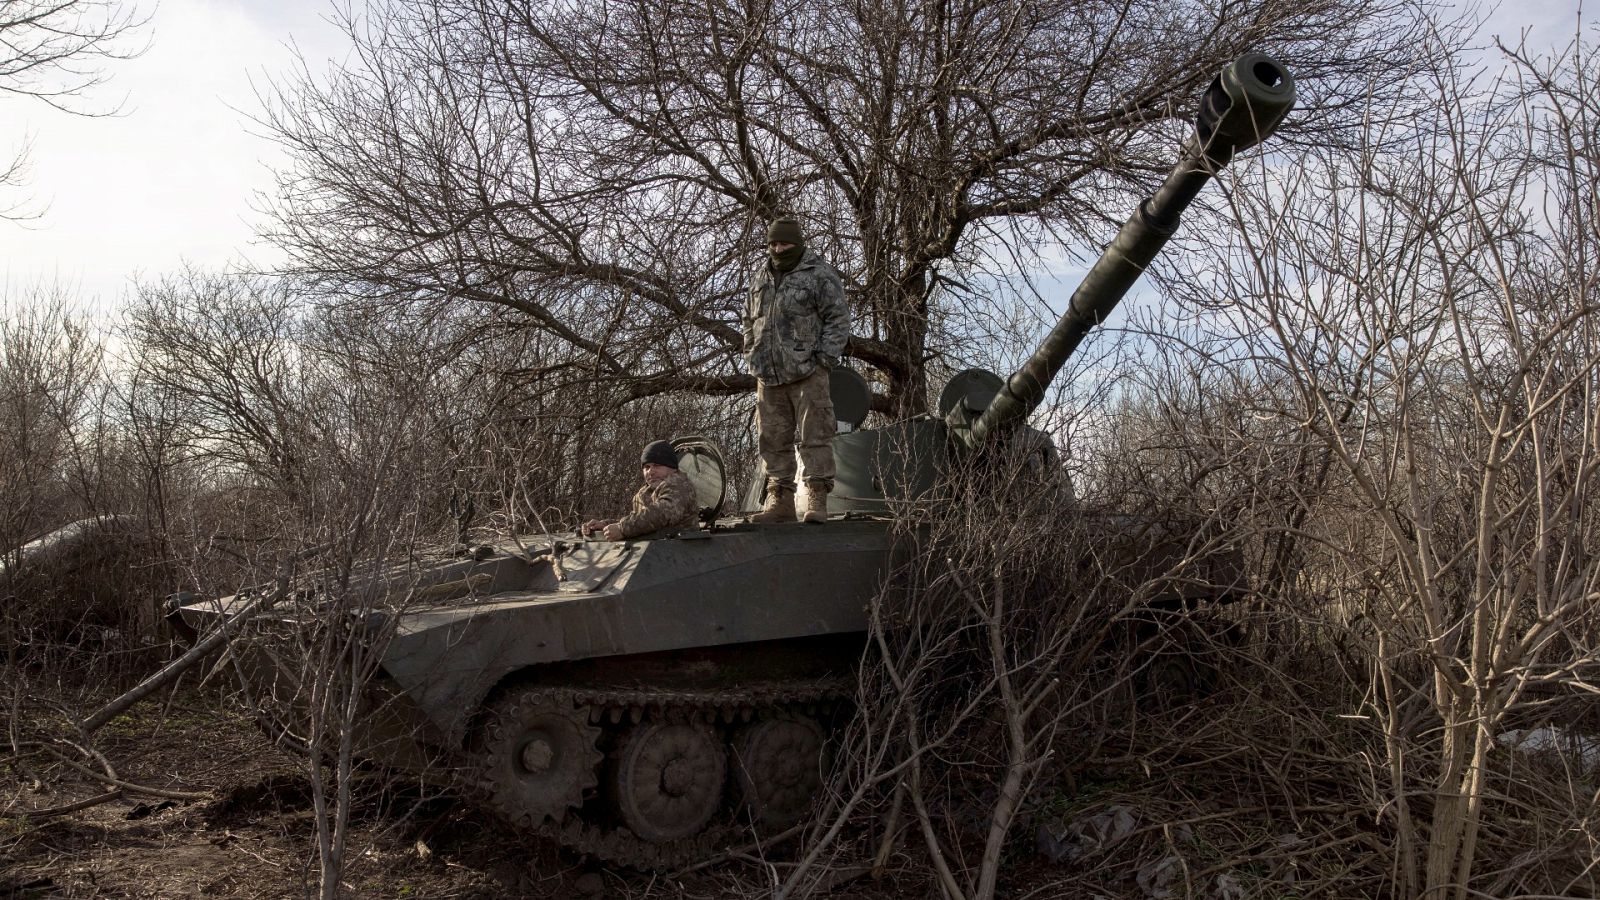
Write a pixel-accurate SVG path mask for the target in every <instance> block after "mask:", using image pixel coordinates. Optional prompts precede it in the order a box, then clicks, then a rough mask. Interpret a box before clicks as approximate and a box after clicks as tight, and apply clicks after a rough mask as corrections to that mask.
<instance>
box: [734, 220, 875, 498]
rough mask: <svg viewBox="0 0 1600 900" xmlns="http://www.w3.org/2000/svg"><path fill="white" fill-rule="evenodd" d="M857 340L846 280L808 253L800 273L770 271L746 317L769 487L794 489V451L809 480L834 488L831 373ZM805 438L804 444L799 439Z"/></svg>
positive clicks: (757, 285)
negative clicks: (796, 447)
mask: <svg viewBox="0 0 1600 900" xmlns="http://www.w3.org/2000/svg"><path fill="white" fill-rule="evenodd" d="M849 336H850V309H849V307H848V306H847V305H846V304H845V299H844V285H843V283H842V282H841V281H840V280H839V273H838V272H835V271H834V270H833V267H832V266H830V265H828V264H827V263H826V262H825V261H823V259H822V257H820V256H818V255H817V254H816V252H815V251H812V250H810V249H807V250H806V251H805V254H804V255H803V256H802V257H801V259H800V262H799V263H798V264H797V265H796V266H795V267H794V269H793V270H791V271H789V272H786V273H783V272H777V271H774V269H773V267H772V266H771V265H770V264H769V265H765V266H762V267H761V270H760V271H759V272H757V273H756V276H755V279H754V280H753V281H752V282H751V284H750V294H749V297H748V298H747V299H746V302H745V311H744V350H745V360H746V362H748V363H749V365H750V371H751V373H752V374H754V375H755V376H756V382H757V384H756V421H757V423H758V430H759V431H760V447H761V461H762V463H764V464H765V465H766V470H767V478H768V480H769V482H775V483H777V484H778V485H781V486H784V487H788V488H791V489H792V488H793V487H794V476H795V462H794V445H795V444H796V443H798V444H799V446H800V459H801V462H803V463H804V465H805V471H806V480H807V481H808V482H810V481H820V482H823V483H824V484H826V485H827V487H828V488H829V489H831V488H832V487H833V445H832V442H833V435H834V433H835V432H836V431H837V430H838V428H837V425H836V423H835V420H834V417H833V398H832V395H831V394H830V393H829V391H828V369H830V368H832V367H834V366H836V365H838V364H839V357H840V355H841V354H843V353H844V344H845V341H846V340H847V339H848V338H849ZM796 438H798V441H797V440H796Z"/></svg>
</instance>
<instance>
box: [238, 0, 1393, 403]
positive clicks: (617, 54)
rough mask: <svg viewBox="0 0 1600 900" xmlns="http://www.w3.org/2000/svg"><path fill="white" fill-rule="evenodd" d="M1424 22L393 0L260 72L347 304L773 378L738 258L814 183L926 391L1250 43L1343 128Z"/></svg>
mask: <svg viewBox="0 0 1600 900" xmlns="http://www.w3.org/2000/svg"><path fill="white" fill-rule="evenodd" d="M1410 23H1411V19H1410V14H1409V12H1408V11H1407V9H1406V7H1405V5H1404V4H1391V3H1387V2H1379V0H1321V2H1315V3H1304V2H1295V3H1289V2H1278V0H1259V2H1252V3H1248V4H1244V5H1242V6H1229V7H1226V9H1225V10H1222V11H1219V10H1218V9H1216V8H1214V7H1213V6H1212V5H1209V4H1204V3H1192V4H1190V3H1183V4H1178V5H1173V4H1171V3H1157V2H1148V3H1146V2H1138V3H1133V4H1126V3H1092V4H1089V5H1084V4H1082V3H1040V2H1027V3H1023V2H1003V3H965V2H949V0H929V2H918V3H914V4H911V5H910V6H906V5H903V4H902V5H899V6H896V5H882V4H871V3H869V4H865V5H863V4H854V3H828V2H824V3H805V4H798V3H775V2H761V3H756V4H753V5H750V4H746V5H740V4H728V3H722V2H716V0H713V2H706V3H681V2H657V0H631V2H628V3H623V4H620V5H619V4H608V5H606V6H605V7H593V6H586V5H583V4H567V3H531V2H521V3H512V4H510V5H505V4H486V3H475V2H470V0H460V2H457V0H415V2H402V3H396V4H394V5H392V6H390V7H387V8H385V9H383V10H381V11H378V12H375V13H373V14H372V15H371V16H370V18H367V19H362V20H356V21H350V22H348V23H347V27H348V30H349V32H350V35H351V38H352V40H353V41H354V44H355V48H356V61H355V63H354V64H352V65H349V66H345V67H340V68H338V69H336V70H334V71H331V72H329V73H327V74H326V75H325V76H322V75H319V74H317V73H311V72H306V73H304V74H303V75H302V76H301V77H300V79H299V80H298V81H295V82H292V83H288V84H283V85H279V86H278V87H277V88H276V89H275V90H274V91H273V92H272V93H271V94H270V95H269V96H268V97H267V98H265V104H266V109H265V112H264V113H263V122H264V125H265V126H266V127H267V128H268V129H269V131H270V132H271V133H272V134H273V135H275V136H276V138H277V139H278V141H279V142H280V143H281V144H282V145H283V146H284V147H285V148H286V149H287V150H288V151H289V152H290V153H291V154H292V156H293V160H294V161H293V163H292V164H291V166H290V167H289V168H288V169H287V170H286V171H284V172H283V173H281V175H280V178H279V185H278V189H277V194H276V196H275V197H273V198H269V202H270V205H271V207H272V210H273V212H274V214H275V221H276V225H275V226H274V227H273V228H272V229H271V237H272V239H273V240H275V241H276V242H278V243H279V244H280V245H281V246H282V247H284V248H285V249H286V250H287V251H288V252H289V253H290V255H291V259H292V264H291V268H292V269H293V270H294V271H295V272H297V273H300V274H301V275H303V276H305V277H307V278H308V279H310V281H311V283H313V284H314V285H316V286H317V287H318V288H319V289H321V290H323V291H326V292H327V293H328V294H329V295H331V296H337V297H340V298H342V300H341V302H349V301H350V300H361V301H365V302H368V303H371V304H377V305H384V304H389V305H398V304H424V305H430V304H440V303H454V302H470V303H479V304H485V305H487V306H490V307H492V308H494V309H496V310H498V311H499V312H500V313H501V315H502V317H503V320H504V321H506V322H508V323H511V324H514V325H518V326H521V327H525V328H531V329H535V330H538V331H540V332H542V333H544V334H547V335H548V336H549V337H550V338H551V339H552V340H553V341H555V342H557V343H559V344H561V345H564V346H565V347H566V348H567V350H568V351H569V353H570V359H571V361H572V362H571V364H570V365H571V367H570V368H568V369H567V370H566V371H564V372H563V373H561V374H562V375H563V376H565V378H566V379H568V380H572V379H579V380H581V379H609V380H613V381H618V382H622V383H623V384H625V385H626V390H625V391H623V392H622V394H621V396H622V398H623V399H626V398H628V397H640V396H647V395H651V394H656V393H661V392H664V391H674V390H688V391H696V392H702V393H712V394H718V393H742V392H745V391H748V390H750V389H751V387H752V382H751V380H750V377H749V376H748V375H746V374H742V373H741V372H740V367H739V365H738V363H737V362H736V359H737V357H738V353H739V349H740V342H741V338H740V334H739V328H738V310H739V309H740V307H741V304H742V297H743V285H744V281H745V278H746V275H747V274H748V267H749V265H750V260H751V259H752V257H753V256H754V254H756V253H757V252H758V251H759V249H760V245H761V243H762V235H763V233H764V232H763V226H764V224H765V221H766V219H767V218H768V217H770V216H772V215H774V214H776V213H779V212H785V211H798V212H799V213H800V214H801V215H802V216H803V218H804V219H805V221H806V227H807V229H808V230H809V231H810V232H812V233H813V234H815V235H816V239H815V241H814V243H815V245H816V246H818V247H819V249H821V250H823V251H824V252H825V254H826V255H827V256H829V257H830V258H832V259H833V260H834V261H836V263H837V264H838V265H839V266H840V268H841V269H842V270H843V271H844V273H845V275H846V279H847V282H848V283H849V284H850V294H851V296H852V298H853V303H854V306H855V310H856V321H855V326H854V328H853V332H854V334H853V337H852V339H851V343H850V347H849V349H848V354H849V355H850V356H852V357H854V358H855V359H857V360H860V361H861V362H862V363H864V364H865V365H866V366H868V367H870V368H871V370H873V372H874V373H875V376H876V378H877V380H878V382H879V383H880V384H881V385H882V388H883V389H882V392H881V393H879V394H878V395H877V399H876V400H875V405H876V408H877V409H878V410H879V411H882V412H892V413H894V414H897V415H903V414H907V413H912V412H918V411H921V410H922V409H924V408H925V406H926V404H927V402H928V398H927V396H926V384H925V377H924V367H925V366H926V365H927V364H928V363H929V362H930V360H936V359H939V358H941V357H943V356H952V357H955V358H958V359H959V358H965V357H967V356H968V355H969V350H968V346H969V345H968V343H967V341H966V338H967V337H969V336H970V335H971V334H973V333H975V332H982V331H983V330H984V329H986V328H987V327H988V324H989V320H990V317H991V316H993V315H995V314H996V312H997V306H996V303H995V300H994V298H992V297H991V296H990V294H992V293H997V292H998V293H1004V292H1005V291H1006V290H1007V284H1008V282H1005V281H1003V280H1002V281H999V282H996V280H995V279H996V276H997V275H1010V274H1014V273H1016V272H1017V271H1018V270H1019V268H1021V269H1026V268H1027V267H1028V266H1029V265H1030V264H1032V263H1034V262H1036V261H1037V258H1036V256H1035V254H1036V252H1037V251H1038V250H1039V248H1040V247H1041V246H1043V243H1042V242H1043V241H1045V240H1046V239H1047V238H1050V237H1055V238H1063V239H1068V240H1079V239H1084V240H1089V241H1096V240H1098V239H1100V235H1101V233H1102V229H1103V228H1104V227H1105V226H1106V224H1107V220H1106V218H1105V216H1104V215H1103V213H1102V212H1101V210H1102V209H1103V208H1105V207H1106V206H1107V205H1108V204H1110V205H1112V206H1115V207H1117V208H1120V207H1121V206H1122V205H1123V204H1124V203H1125V202H1126V200H1127V199H1128V198H1129V197H1132V196H1134V190H1135V189H1137V188H1139V187H1148V185H1145V184H1144V182H1145V181H1146V180H1147V179H1149V178H1150V177H1152V176H1151V173H1152V172H1154V171H1157V170H1159V168H1160V167H1158V166H1157V165H1156V164H1155V162H1154V161H1155V160H1158V159H1159V160H1165V159H1168V158H1170V146H1175V145H1176V139H1175V138H1171V133H1169V129H1165V128H1162V127H1161V125H1162V124H1163V123H1168V122H1171V121H1172V120H1175V119H1176V118H1178V117H1180V116H1182V115H1183V114H1184V113H1185V112H1186V111H1187V110H1188V109H1189V104H1190V102H1191V101H1192V98H1194V97H1195V96H1197V95H1198V94H1199V92H1200V89H1201V88H1203V87H1204V86H1205V84H1206V82H1207V81H1208V80H1209V79H1211V78H1212V77H1213V75H1214V74H1215V73H1216V72H1217V70H1218V69H1219V68H1220V67H1221V66H1222V65H1223V64H1224V63H1225V62H1226V61H1228V60H1230V59H1231V58H1233V57H1235V56H1237V55H1238V54H1239V53H1241V52H1243V51H1245V50H1248V49H1269V50H1271V51H1273V52H1276V53H1279V54H1281V55H1282V56H1283V57H1284V58H1285V59H1287V60H1289V61H1290V62H1291V63H1292V65H1293V68H1294V69H1295V71H1296V72H1299V73H1301V78H1302V83H1303V84H1305V85H1306V86H1307V92H1308V94H1309V95H1310V99H1309V103H1308V104H1307V105H1306V107H1305V109H1306V110H1307V112H1306V113H1305V114H1304V115H1303V116H1302V118H1301V121H1300V124H1299V130H1300V132H1301V137H1302V139H1303V140H1306V141H1326V140H1329V139H1331V137H1330V136H1331V135H1334V134H1336V133H1337V132H1338V130H1339V129H1340V128H1341V127H1343V124H1344V123H1345V122H1346V121H1347V118H1348V109H1349V108H1350V106H1351V104H1352V102H1353V100H1354V99H1355V92H1356V91H1368V90H1371V89H1372V87H1373V85H1385V86H1389V85H1404V84H1405V80H1404V78H1400V77H1396V75H1397V74H1400V73H1403V72H1404V71H1405V70H1407V69H1408V68H1409V67H1410V65H1411V63H1410V62H1409V60H1410V59H1411V50H1412V48H1413V46H1414V43H1415V42H1414V41H1411V40H1410V38H1409V31H1410V28H1411V27H1412V26H1411V24H1410ZM1376 68H1382V69H1383V70H1384V72H1385V73H1386V77H1385V78H1382V79H1377V78H1369V77H1366V76H1365V74H1364V73H1368V72H1372V71H1375V69H1376ZM1402 99H1403V98H1401V97H1397V96H1385V98H1384V102H1388V103H1399V102H1401V101H1402ZM1290 130H1291V131H1292V130H1294V129H1290ZM1169 138H1170V143H1169ZM997 284H998V287H997V286H996V285H997Z"/></svg>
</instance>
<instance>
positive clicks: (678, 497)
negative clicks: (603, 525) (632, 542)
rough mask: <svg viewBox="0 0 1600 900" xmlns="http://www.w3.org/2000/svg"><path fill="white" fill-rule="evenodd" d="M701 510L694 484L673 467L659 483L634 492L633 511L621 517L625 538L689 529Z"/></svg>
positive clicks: (618, 524)
mask: <svg viewBox="0 0 1600 900" xmlns="http://www.w3.org/2000/svg"><path fill="white" fill-rule="evenodd" d="M699 512H700V504H699V501H697V500H696V499H695V496H694V485H693V484H691V483H689V478H688V476H686V475H684V474H683V473H682V472H679V471H677V470H676V469H674V470H673V472H672V474H671V475H668V476H667V477H665V478H663V479H661V480H660V481H658V482H656V483H655V484H646V485H645V486H644V487H642V488H639V493H637V494H634V495H633V512H630V513H628V514H627V515H625V516H623V517H622V518H621V519H619V520H617V527H618V528H620V529H622V536H623V537H624V538H634V537H638V536H639V535H641V534H649V533H650V532H652V531H657V530H660V529H663V528H672V529H678V530H683V529H688V528H693V527H694V526H695V518H696V516H697V515H698V514H699Z"/></svg>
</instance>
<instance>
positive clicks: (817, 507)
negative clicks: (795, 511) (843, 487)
mask: <svg viewBox="0 0 1600 900" xmlns="http://www.w3.org/2000/svg"><path fill="white" fill-rule="evenodd" d="M831 490H833V486H832V485H828V484H821V483H818V482H811V483H810V484H807V485H806V515H805V521H807V522H816V523H820V522H826V521H828V492H829V491H831Z"/></svg>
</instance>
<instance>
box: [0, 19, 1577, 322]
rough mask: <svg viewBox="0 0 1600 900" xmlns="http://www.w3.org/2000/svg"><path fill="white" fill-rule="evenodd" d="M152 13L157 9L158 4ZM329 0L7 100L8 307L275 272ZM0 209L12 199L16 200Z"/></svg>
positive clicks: (1557, 28)
mask: <svg viewBox="0 0 1600 900" xmlns="http://www.w3.org/2000/svg"><path fill="white" fill-rule="evenodd" d="M143 7H144V8H145V9H147V10H149V9H151V8H152V4H151V3H150V2H145V3H144V4H143ZM1578 8H1579V0H1523V2H1521V3H1510V2H1508V3H1505V4H1503V5H1502V6H1501V8H1500V9H1498V10H1497V11H1495V12H1494V13H1493V14H1492V16H1491V17H1490V20H1489V25H1488V27H1487V29H1486V31H1487V32H1489V33H1493V34H1501V35H1506V36H1515V35H1517V34H1518V33H1519V32H1520V31H1521V30H1523V29H1524V28H1527V29H1529V30H1530V33H1529V45H1530V47H1534V48H1541V47H1548V46H1550V45H1552V44H1554V43H1557V42H1560V43H1562V44H1564V43H1565V42H1566V41H1567V40H1568V39H1569V38H1570V36H1571V34H1572V30H1573V27H1574V24H1575V23H1576V21H1577V11H1578ZM333 9H334V7H333V6H332V5H331V3H330V2H329V0H276V2H275V0H160V5H159V7H155V8H154V17H153V21H152V22H151V25H150V26H149V27H148V28H147V31H146V35H145V39H146V40H147V41H148V43H149V49H148V50H147V51H146V52H145V53H144V54H143V55H142V56H140V57H138V58H136V59H132V60H128V61H125V62H114V63H112V67H113V68H112V80H111V82H110V83H109V85H108V86H106V87H104V88H101V89H99V91H98V92H97V93H96V94H95V95H93V96H92V97H91V98H90V99H89V103H88V104H87V105H89V106H91V107H92V106H99V107H100V108H105V107H108V106H114V105H116V104H117V103H118V102H121V103H122V114H121V115H119V116H117V117H115V118H95V119H84V118H75V117H73V116H69V115H66V114H63V113H60V112H56V111H53V110H51V109H49V108H48V107H46V106H44V105H43V104H40V103H38V102H30V101H28V100H26V99H25V98H16V97H11V96H9V95H0V156H3V157H4V158H10V156H11V155H12V154H14V152H15V151H16V149H17V148H18V147H19V146H20V145H21V144H22V143H23V141H24V140H29V141H31V143H32V152H31V157H32V162H33V166H32V172H31V184H30V187H29V193H30V194H31V195H32V197H33V200H34V202H35V204H36V205H38V206H42V207H44V215H43V217H42V218H40V219H37V220H35V221H32V222H29V223H25V224H23V225H16V224H11V223H7V222H4V221H0V298H3V297H5V296H11V297H16V296H18V295H20V294H22V293H24V292H26V291H27V290H28V289H29V288H31V287H33V286H35V285H40V284H59V285H62V286H65V287H67V288H68V289H70V290H71V291H72V292H73V293H75V294H77V295H78V296H79V297H81V298H83V299H84V300H86V301H90V302H93V303H95V304H96V305H97V306H99V307H101V308H111V307H113V306H115V305H116V303H117V301H118V300H119V299H120V298H121V296H122V295H123V294H124V292H126V291H127V290H128V289H129V286H130V285H131V284H132V281H133V279H134V278H135V277H137V276H139V275H144V276H155V275H159V274H161V273H163V272H168V271H172V270H174V269H176V268H178V267H179V266H180V265H181V264H182V263H183V261H185V260H187V261H189V262H191V263H194V264H196V265H200V266H205V267H219V266H222V265H225V264H227V263H229V262H232V261H236V260H248V261H250V262H253V263H255V264H257V265H263V266H270V265H272V264H273V263H274V262H275V261H276V260H277V259H278V257H277V255H276V254H275V253H274V252H273V251H272V250H271V249H270V248H268V247H265V246H262V245H260V244H258V243H255V242H254V241H253V229H254V227H255V225H256V224H257V217H256V215H255V214H254V213H253V212H252V210H251V207H252V202H253V197H254V196H255V194H256V193H257V192H260V191H265V190H267V189H268V188H269V187H270V186H271V175H270V172H269V166H272V165H275V164H280V163H281V161H282V160H281V157H279V156H278V155H277V152H276V150H275V148H273V147H272V145H270V144H269V143H268V142H267V141H265V140H264V139H262V138H260V137H259V136H258V135H257V134H255V133H254V132H255V131H256V129H255V127H254V126H253V125H252V124H251V123H250V121H249V118H248V116H249V114H250V113H251V112H252V111H254V110H256V109H257V108H258V106H259V103H258V101H257V100H256V96H255V88H254V87H253V86H252V81H253V82H254V83H255V84H256V85H261V84H263V83H264V81H265V80H266V79H267V78H272V77H278V78H281V77H284V76H285V74H286V73H288V72H290V71H291V70H292V69H293V67H294V65H295V62H294V60H295V53H294V51H293V50H292V49H291V45H292V46H294V47H298V49H299V51H300V52H301V53H302V54H303V55H304V56H305V58H306V59H307V60H308V61H309V62H310V63H311V64H312V67H313V69H314V70H318V71H320V70H321V69H323V68H324V67H325V65H326V61H327V60H329V59H330V58H342V57H343V55H344V53H345V41H344V37H343V35H342V34H341V33H340V32H339V30H338V29H337V28H335V27H334V26H333V25H331V24H329V22H328V21H327V19H328V17H329V15H330V14H331V12H332V10H333ZM11 193H12V195H13V196H8V197H0V206H3V205H5V201H7V200H10V201H13V202H14V201H15V200H17V199H19V198H18V197H16V196H14V195H15V194H16V192H15V191H13V192H11Z"/></svg>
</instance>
